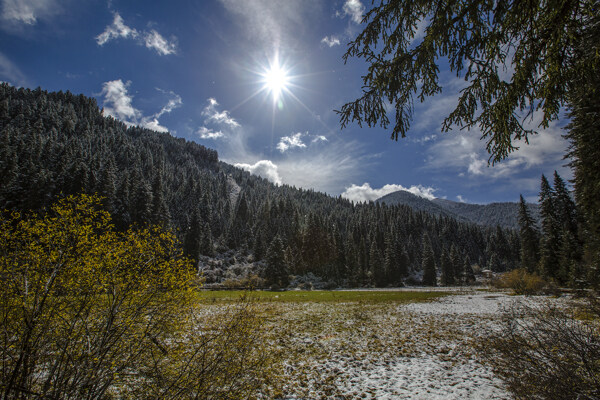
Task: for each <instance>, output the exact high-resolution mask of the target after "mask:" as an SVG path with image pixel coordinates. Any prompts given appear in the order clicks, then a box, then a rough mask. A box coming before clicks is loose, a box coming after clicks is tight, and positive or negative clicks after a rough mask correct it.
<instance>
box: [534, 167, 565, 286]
mask: <svg viewBox="0 0 600 400" xmlns="http://www.w3.org/2000/svg"><path fill="white" fill-rule="evenodd" d="M554 198H555V196H554V190H553V189H552V186H550V183H548V179H546V177H545V176H544V175H542V183H541V189H540V214H541V217H542V238H541V241H540V263H539V267H538V269H539V272H540V273H541V274H542V275H544V276H546V277H548V278H556V277H557V275H558V270H559V263H558V249H559V247H560V228H559V224H558V217H557V215H556V208H555V202H554Z"/></svg>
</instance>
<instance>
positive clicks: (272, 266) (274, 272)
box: [264, 235, 290, 288]
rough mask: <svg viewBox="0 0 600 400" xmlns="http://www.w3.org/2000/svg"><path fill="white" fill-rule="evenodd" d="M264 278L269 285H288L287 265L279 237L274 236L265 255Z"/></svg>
mask: <svg viewBox="0 0 600 400" xmlns="http://www.w3.org/2000/svg"><path fill="white" fill-rule="evenodd" d="M265 258H266V267H265V273H264V275H265V276H264V278H265V282H266V283H267V285H269V286H271V287H280V288H283V287H286V286H288V285H289V283H290V282H289V274H288V266H287V263H286V261H285V250H284V247H283V242H282V240H281V238H280V237H279V235H278V236H275V238H273V241H272V242H271V244H270V246H269V249H268V250H267V255H266V257H265Z"/></svg>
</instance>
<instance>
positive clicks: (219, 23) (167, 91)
mask: <svg viewBox="0 0 600 400" xmlns="http://www.w3.org/2000/svg"><path fill="white" fill-rule="evenodd" d="M0 4H1V9H0V81H5V82H9V83H11V84H12V85H15V86H24V87H31V88H35V87H38V86H40V87H42V88H43V89H46V90H50V91H58V90H63V91H66V90H69V91H71V92H73V93H77V94H78V93H83V94H85V95H87V96H91V97H95V98H96V99H97V101H98V105H99V106H100V107H103V108H104V113H105V114H107V115H112V116H114V117H115V118H117V119H119V120H121V121H123V122H125V123H127V124H131V125H142V126H146V127H148V128H151V129H155V130H159V131H165V132H166V131H168V132H170V133H171V134H172V135H174V136H176V137H182V138H186V139H188V140H193V141H196V142H198V143H201V144H203V145H205V146H207V147H210V148H214V149H216V150H218V152H219V157H220V159H221V160H223V161H225V162H228V163H231V164H236V165H238V166H240V167H242V168H245V169H247V170H249V171H251V172H253V173H255V174H260V175H262V176H264V177H266V178H268V179H270V180H271V181H273V182H275V183H287V184H290V185H294V186H297V187H303V188H312V189H315V190H318V191H322V192H326V193H329V194H331V195H335V196H337V195H340V194H341V195H343V196H345V197H348V198H351V199H353V200H374V199H376V198H378V197H380V196H382V195H384V194H387V193H389V192H392V191H395V190H399V189H407V190H410V191H412V192H413V193H415V194H419V195H422V196H425V197H429V198H432V197H441V198H447V199H449V200H455V201H467V202H472V203H489V202H495V201H518V196H519V194H520V193H522V194H523V195H524V196H525V197H526V198H527V199H528V200H530V201H535V200H536V199H537V195H538V192H539V182H540V176H541V174H542V173H544V174H546V175H547V176H550V175H551V174H552V173H553V171H554V170H555V169H556V170H558V171H559V173H560V174H561V175H562V176H563V178H565V179H570V178H571V177H572V174H571V171H570V170H569V168H567V167H565V164H566V161H565V160H563V155H564V154H565V151H566V148H567V146H568V143H567V142H566V141H565V140H564V139H563V138H562V135H563V134H564V133H565V132H564V129H563V128H562V127H564V125H566V121H565V120H564V118H563V119H561V120H558V121H556V123H554V124H553V125H552V126H551V127H550V128H548V129H545V130H542V131H539V130H538V131H539V132H540V133H539V135H537V136H535V137H533V138H532V139H531V140H530V145H524V146H522V147H521V149H520V150H518V151H517V152H516V153H513V155H511V157H509V158H508V159H507V160H505V161H503V162H502V163H500V164H496V165H495V166H493V167H491V166H488V164H487V160H488V155H487V153H486V152H485V142H483V141H481V140H480V139H479V138H480V132H478V131H477V130H471V131H468V132H462V131H460V130H459V129H455V130H454V131H452V132H450V133H441V131H440V127H441V122H442V120H443V118H444V117H445V116H446V115H448V113H450V111H452V109H453V107H454V105H455V104H456V99H457V93H458V91H459V90H460V89H461V87H463V86H464V84H465V83H464V81H463V80H462V79H461V78H458V77H456V76H455V75H453V74H452V73H450V72H448V71H444V70H442V71H441V79H440V82H441V83H442V86H443V87H444V89H443V93H442V94H441V95H438V96H436V97H433V98H430V99H428V100H427V101H426V102H425V103H422V104H421V103H415V114H414V119H413V121H412V128H411V131H410V132H409V134H408V137H407V138H405V139H401V140H399V141H398V142H396V141H392V140H390V139H389V137H390V132H389V131H386V130H384V129H382V128H371V129H369V128H359V127H358V126H357V125H350V126H349V127H348V128H346V129H344V130H340V126H339V119H338V116H337V115H336V114H335V112H334V110H335V109H339V108H340V107H341V106H342V105H343V104H344V103H345V102H348V101H351V100H353V99H355V98H357V97H358V96H360V87H361V79H360V77H361V75H362V74H364V72H365V71H366V65H365V64H364V63H363V62H362V61H360V60H350V61H349V62H348V64H346V65H345V64H344V63H343V60H342V55H343V53H344V51H345V49H346V44H347V43H348V42H349V41H350V40H351V39H352V38H353V37H354V36H355V35H356V34H357V33H358V32H359V31H360V30H361V25H360V19H361V15H362V13H363V12H364V11H365V7H368V6H370V4H371V3H370V1H364V0H363V1H362V3H361V1H360V0H334V1H324V0H323V1H317V0H204V1H188V0H175V1H170V2H166V1H165V2H159V1H155V2H149V1H131V0H130V1H118V0H112V1H93V0H92V1H77V0H0ZM441 63H442V64H443V60H442V61H441ZM281 86H283V87H281ZM277 92H279V93H277ZM537 120H538V118H537V116H534V118H533V120H532V121H528V122H527V124H528V125H529V126H532V127H536V126H537V124H536V121H537Z"/></svg>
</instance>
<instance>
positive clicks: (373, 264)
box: [369, 241, 386, 287]
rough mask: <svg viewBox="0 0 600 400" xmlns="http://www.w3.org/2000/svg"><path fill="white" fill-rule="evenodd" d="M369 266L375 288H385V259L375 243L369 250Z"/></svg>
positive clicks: (372, 243)
mask: <svg viewBox="0 0 600 400" xmlns="http://www.w3.org/2000/svg"><path fill="white" fill-rule="evenodd" d="M369 266H370V268H369V269H370V271H371V276H372V278H373V283H374V284H375V286H377V287H383V286H385V284H386V282H385V268H384V262H383V257H381V252H380V251H379V248H378V247H377V243H376V242H375V241H373V242H371V249H370V250H369Z"/></svg>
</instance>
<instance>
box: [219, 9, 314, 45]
mask: <svg viewBox="0 0 600 400" xmlns="http://www.w3.org/2000/svg"><path fill="white" fill-rule="evenodd" d="M220 1H221V3H222V4H223V5H224V6H225V8H226V9H227V10H228V11H229V12H230V13H232V14H234V15H235V16H236V17H238V18H240V20H241V22H242V25H243V27H244V29H245V30H246V32H245V34H246V36H247V37H248V38H249V39H251V40H252V41H253V42H258V44H259V45H260V46H261V47H264V46H271V47H274V48H278V47H280V46H282V45H283V44H286V45H287V46H290V44H292V43H297V42H298V39H299V38H301V37H303V36H304V35H303V34H304V32H305V31H306V30H307V27H308V24H307V23H306V21H307V20H311V19H314V18H318V17H319V15H320V9H321V8H322V2H321V1H320V0H294V1H289V0H244V1H239V0H220Z"/></svg>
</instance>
